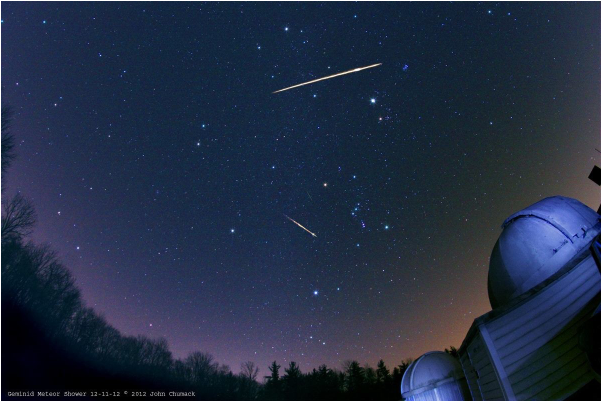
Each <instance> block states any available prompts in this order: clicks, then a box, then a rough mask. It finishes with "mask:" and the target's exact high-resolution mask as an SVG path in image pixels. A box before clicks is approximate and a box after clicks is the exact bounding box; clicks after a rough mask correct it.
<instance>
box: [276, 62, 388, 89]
mask: <svg viewBox="0 0 601 401" xmlns="http://www.w3.org/2000/svg"><path fill="white" fill-rule="evenodd" d="M381 65H382V63H378V64H372V65H368V66H367V67H359V68H355V69H352V70H348V71H344V72H339V73H337V74H334V75H328V76H327V77H323V78H318V79H314V80H313V81H309V82H303V83H302V84H297V85H293V86H289V87H287V88H284V89H280V90H277V91H275V92H272V93H278V92H284V91H287V90H288V89H294V88H298V87H299V86H303V85H309V84H312V83H315V82H319V81H323V80H326V79H330V78H335V77H339V76H341V75H346V74H352V73H353V72H359V71H362V70H367V69H368V68H374V67H379V66H381Z"/></svg>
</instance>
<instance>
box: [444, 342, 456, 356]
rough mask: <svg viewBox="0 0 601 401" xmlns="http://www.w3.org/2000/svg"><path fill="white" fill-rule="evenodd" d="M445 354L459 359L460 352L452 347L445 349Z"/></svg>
mask: <svg viewBox="0 0 601 401" xmlns="http://www.w3.org/2000/svg"><path fill="white" fill-rule="evenodd" d="M444 352H446V353H447V354H449V355H451V356H452V357H454V358H457V359H459V351H458V350H457V348H455V347H453V346H452V345H451V347H450V348H445V349H444Z"/></svg>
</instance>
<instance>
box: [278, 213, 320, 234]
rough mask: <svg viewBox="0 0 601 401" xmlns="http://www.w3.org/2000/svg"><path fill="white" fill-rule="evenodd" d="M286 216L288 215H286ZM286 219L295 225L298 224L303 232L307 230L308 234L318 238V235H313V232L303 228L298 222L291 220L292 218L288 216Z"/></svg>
mask: <svg viewBox="0 0 601 401" xmlns="http://www.w3.org/2000/svg"><path fill="white" fill-rule="evenodd" d="M284 216H286V215H284ZM286 218H287V219H288V220H290V221H291V222H293V223H294V224H296V225H297V226H299V227H300V228H302V229H303V230H305V231H306V232H308V233H309V234H311V235H312V236H314V237H315V238H317V235H315V234H314V233H312V232H311V231H309V230H307V229H306V228H305V227H303V226H302V224H300V223H297V222H296V220H294V219H291V218H290V217H288V216H286Z"/></svg>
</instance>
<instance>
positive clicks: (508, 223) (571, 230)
mask: <svg viewBox="0 0 601 401" xmlns="http://www.w3.org/2000/svg"><path fill="white" fill-rule="evenodd" d="M600 217H601V216H599V215H598V214H597V213H596V212H595V211H593V210H592V209H591V208H589V207H587V206H585V205H583V204H582V203H580V202H579V201H577V200H575V199H571V198H565V197H562V196H553V197H550V198H545V199H543V200H541V201H539V202H536V203H535V204H533V205H531V206H529V207H527V208H526V209H524V210H522V211H520V212H517V213H515V214H513V215H511V216H509V217H508V218H507V220H505V222H504V223H503V225H502V228H503V232H502V233H501V235H500V236H499V239H498V240H497V243H496V244H495V246H494V248H493V251H492V254H491V256H490V266H489V269H488V298H489V299H490V304H491V306H492V308H493V309H495V308H497V307H499V306H502V305H504V304H506V303H507V302H508V301H510V300H511V299H513V298H515V297H517V296H519V295H521V294H523V293H525V292H526V291H528V290H530V289H532V288H533V287H535V286H537V285H538V284H540V283H542V282H543V281H545V280H546V279H547V278H549V277H551V276H552V275H553V274H554V273H556V272H557V271H558V270H559V269H561V268H562V267H563V266H564V265H565V264H566V263H567V262H568V261H569V260H570V259H572V258H573V257H574V256H575V255H576V254H577V253H578V252H579V251H580V250H582V249H583V248H585V247H587V246H588V245H589V244H590V242H591V240H592V239H593V238H594V237H595V235H597V234H598V232H599V226H598V225H597V223H598V222H599V218H600Z"/></svg>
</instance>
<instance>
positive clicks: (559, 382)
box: [468, 256, 601, 400]
mask: <svg viewBox="0 0 601 401" xmlns="http://www.w3.org/2000/svg"><path fill="white" fill-rule="evenodd" d="M600 291H601V274H599V270H598V269H597V266H596V264H595V262H594V260H593V258H592V256H589V257H587V258H586V259H584V260H582V261H581V262H580V263H579V264H578V265H577V266H575V267H574V268H573V269H572V270H571V271H569V272H568V273H566V274H565V275H564V276H562V277H560V278H559V279H558V280H556V281H555V282H553V283H551V284H549V285H548V286H547V287H545V288H544V289H543V290H541V291H539V292H538V293H536V294H534V295H533V296H532V297H531V299H528V300H526V301H525V302H523V303H521V304H519V305H518V306H517V307H516V308H514V309H512V310H509V311H507V312H506V313H505V314H503V315H501V316H499V317H497V318H496V319H494V320H492V321H490V322H488V323H486V329H487V330H488V333H489V335H490V338H491V341H492V343H493V344H494V348H495V350H496V352H497V354H498V356H499V359H500V361H499V362H498V363H500V364H501V365H502V367H503V368H504V369H505V372H506V374H507V377H508V380H509V383H510V385H511V388H512V389H513V392H514V394H515V397H516V399H517V400H557V399H564V398H566V397H567V396H569V395H570V394H571V393H573V392H574V391H576V390H577V389H578V388H580V387H582V386H583V385H585V384H586V383H587V382H589V381H590V380H591V379H592V378H593V375H592V372H591V369H590V368H589V366H588V361H587V358H586V354H585V353H584V352H583V351H582V350H581V349H580V348H579V347H578V330H579V329H580V327H581V326H582V324H583V323H584V322H586V320H587V319H588V318H589V317H590V315H591V314H592V312H593V310H594V308H595V306H596V304H598V302H599V296H598V295H599V293H600ZM592 300H594V302H591V301H592ZM468 349H469V348H468ZM476 369H477V370H478V372H479V373H480V372H481V370H480V369H478V368H476ZM482 372H485V371H482ZM480 380H481V381H482V373H480ZM485 399H488V397H485Z"/></svg>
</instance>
